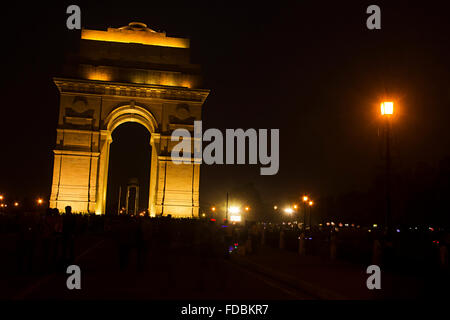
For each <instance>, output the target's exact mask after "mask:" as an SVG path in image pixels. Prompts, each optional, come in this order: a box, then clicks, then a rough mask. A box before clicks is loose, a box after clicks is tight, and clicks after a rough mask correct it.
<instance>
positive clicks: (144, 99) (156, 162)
mask: <svg viewBox="0 0 450 320" xmlns="http://www.w3.org/2000/svg"><path fill="white" fill-rule="evenodd" d="M93 31H95V30H83V31H82V39H81V43H80V50H79V52H77V53H76V54H73V55H71V56H70V57H69V59H68V62H67V64H66V68H65V69H64V72H63V74H62V76H61V77H58V78H54V82H55V84H56V86H57V88H58V90H59V92H60V112H59V120H58V127H57V141H56V148H55V150H54V172H53V183H52V193H51V199H50V206H51V207H54V208H58V209H59V210H64V208H65V206H67V205H70V206H72V210H73V211H74V212H95V213H97V214H104V213H105V208H106V188H107V179H108V162H109V151H110V144H111V142H112V138H111V134H112V132H113V131H114V129H115V128H117V127H118V126H119V125H121V124H122V123H125V122H137V123H140V124H141V125H143V126H145V127H146V128H147V129H148V131H149V132H150V135H151V138H150V141H149V143H150V144H151V147H152V156H151V166H150V167H151V169H150V170H151V171H150V192H149V193H150V194H149V207H148V208H149V210H150V214H151V215H161V214H163V215H167V214H171V215H172V216H174V217H196V216H198V210H199V177H200V163H199V162H198V161H195V159H194V158H193V157H191V159H192V162H191V164H175V163H173V162H172V161H171V159H170V152H171V150H172V148H173V146H174V145H175V144H176V143H177V142H172V141H171V139H170V135H171V132H172V131H173V130H175V129H177V128H186V129H188V130H189V131H191V132H193V123H194V120H200V119H201V111H202V106H203V103H204V102H205V100H206V98H207V96H208V94H209V90H204V89H199V88H198V86H199V85H200V82H199V81H200V77H199V68H198V66H196V65H192V64H190V63H189V42H188V40H186V39H180V38H169V39H180V41H179V42H177V41H174V40H170V41H168V42H167V43H169V44H170V46H165V44H166V42H164V41H163V40H164V38H168V37H166V36H165V33H157V32H155V31H153V30H151V29H148V28H147V27H146V26H145V25H144V24H141V23H131V24H130V25H129V26H128V27H124V28H119V29H112V28H110V29H108V31H106V32H104V31H95V32H96V33H95V34H96V38H95V40H92V39H91V37H89V36H85V35H86V34H88V35H89V34H92V32H93ZM116 34H120V39H118V40H120V41H117V42H116V41H115V39H116V38H115V36H114V35H116ZM102 36H103V38H102ZM127 37H129V40H130V43H124V41H126V39H127ZM155 37H156V39H157V40H158V41H157V42H155V43H154V44H153V43H152V42H151V41H152V39H153V38H155ZM142 38H144V39H145V41H142V43H136V42H134V41H136V39H142ZM124 39H125V40H124ZM177 43H181V44H182V45H180V46H179V47H177V46H176V45H177ZM161 44H163V45H161Z"/></svg>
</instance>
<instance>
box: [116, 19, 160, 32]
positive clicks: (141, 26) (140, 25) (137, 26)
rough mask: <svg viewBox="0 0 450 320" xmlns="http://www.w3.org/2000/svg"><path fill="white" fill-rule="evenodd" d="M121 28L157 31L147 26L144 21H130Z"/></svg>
mask: <svg viewBox="0 0 450 320" xmlns="http://www.w3.org/2000/svg"><path fill="white" fill-rule="evenodd" d="M119 30H133V31H147V32H155V33H156V31H155V30H152V29H150V28H148V27H147V25H146V24H145V23H142V22H130V23H129V24H128V25H127V26H124V27H121V28H119Z"/></svg>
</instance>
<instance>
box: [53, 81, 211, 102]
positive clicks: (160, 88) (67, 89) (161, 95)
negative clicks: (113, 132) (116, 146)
mask: <svg viewBox="0 0 450 320" xmlns="http://www.w3.org/2000/svg"><path fill="white" fill-rule="evenodd" d="M53 81H54V83H55V85H56V87H57V88H58V90H59V92H60V93H74V94H77V93H82V94H88V95H96V96H116V97H127V98H130V97H132V98H147V99H159V100H174V101H186V102H198V103H202V104H203V103H204V102H205V100H206V98H207V97H208V95H209V93H210V90H207V89H190V88H186V87H176V86H164V85H152V84H138V83H124V82H112V81H101V80H86V79H73V78H58V77H55V78H53Z"/></svg>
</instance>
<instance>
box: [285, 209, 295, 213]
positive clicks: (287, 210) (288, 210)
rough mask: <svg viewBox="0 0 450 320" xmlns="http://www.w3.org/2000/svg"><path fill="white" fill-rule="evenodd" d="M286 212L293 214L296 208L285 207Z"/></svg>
mask: <svg viewBox="0 0 450 320" xmlns="http://www.w3.org/2000/svg"><path fill="white" fill-rule="evenodd" d="M284 212H286V213H287V214H292V213H293V212H294V210H293V209H292V208H285V209H284Z"/></svg>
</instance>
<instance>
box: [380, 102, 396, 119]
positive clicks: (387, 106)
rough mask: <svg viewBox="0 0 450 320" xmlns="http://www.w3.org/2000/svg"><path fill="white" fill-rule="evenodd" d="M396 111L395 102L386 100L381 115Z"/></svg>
mask: <svg viewBox="0 0 450 320" xmlns="http://www.w3.org/2000/svg"><path fill="white" fill-rule="evenodd" d="M393 113H394V102H392V101H385V102H382V103H381V115H383V116H384V115H391V114H393Z"/></svg>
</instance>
